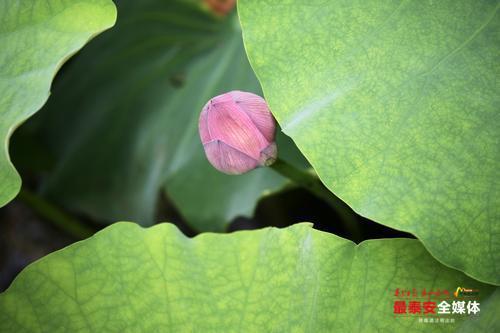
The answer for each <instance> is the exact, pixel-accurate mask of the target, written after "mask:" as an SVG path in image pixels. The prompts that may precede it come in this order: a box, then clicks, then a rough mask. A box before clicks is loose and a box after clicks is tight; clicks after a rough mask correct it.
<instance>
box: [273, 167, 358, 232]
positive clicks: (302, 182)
mask: <svg viewBox="0 0 500 333" xmlns="http://www.w3.org/2000/svg"><path fill="white" fill-rule="evenodd" d="M270 167H271V168H273V169H274V170H275V171H276V172H278V173H279V174H281V175H282V176H284V177H286V178H288V179H290V180H292V181H293V182H294V183H296V184H297V185H299V186H300V187H303V188H304V189H306V190H308V191H309V192H311V193H312V194H314V195H315V196H316V197H317V198H319V199H321V200H323V201H325V202H326V203H327V204H329V205H330V207H332V208H333V209H334V210H335V212H336V213H337V214H338V215H339V216H340V220H341V222H342V224H343V225H344V227H345V229H346V230H348V231H349V232H350V234H351V236H352V239H353V240H354V241H356V242H359V241H360V240H361V230H360V228H359V223H358V221H357V219H356V216H355V215H354V212H353V211H352V210H351V208H349V206H347V205H346V204H345V203H344V202H343V201H342V200H340V199H339V198H337V197H336V196H335V195H334V194H333V193H332V192H330V191H329V190H328V189H327V188H326V187H325V186H324V185H323V183H321V181H320V180H319V178H318V177H317V176H315V175H313V174H311V173H309V172H307V171H303V170H301V169H298V168H296V167H294V166H293V165H291V164H289V163H287V162H285V161H283V160H282V159H280V158H278V159H277V160H276V162H274V163H273V164H272V165H271V166H270Z"/></svg>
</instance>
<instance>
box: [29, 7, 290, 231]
mask: <svg viewBox="0 0 500 333" xmlns="http://www.w3.org/2000/svg"><path fill="white" fill-rule="evenodd" d="M117 6H118V10H119V13H120V16H119V19H118V22H117V25H116V27H115V28H114V29H113V30H112V31H109V32H108V33H106V34H103V35H102V36H100V37H99V38H97V39H96V40H95V41H93V42H92V43H91V44H90V45H89V46H88V48H86V49H85V50H84V51H83V52H82V53H81V55H79V57H78V58H77V59H75V61H74V62H73V63H71V64H69V66H68V67H67V68H66V69H65V72H64V73H63V74H62V75H61V77H60V79H59V80H58V81H57V82H56V84H55V87H54V92H53V95H52V98H51V99H50V100H49V102H48V103H47V106H46V108H45V109H44V110H43V112H42V113H41V114H40V116H41V117H40V119H38V121H39V122H38V124H37V125H38V126H39V132H41V133H42V135H40V134H38V135H39V136H40V137H41V140H46V141H47V142H48V144H49V146H50V150H51V151H52V153H53V155H54V156H55V158H56V166H55V168H54V170H53V171H52V172H51V173H50V175H49V179H48V181H47V182H46V183H45V185H44V191H45V193H46V194H47V195H48V196H49V197H50V198H52V199H53V200H55V201H58V202H61V203H63V204H65V205H66V206H68V207H70V208H73V209H77V210H80V211H83V212H85V213H87V214H90V215H92V216H94V217H97V218H98V219H103V220H105V221H114V220H117V219H127V220H129V219H130V220H136V221H137V222H139V223H141V224H144V225H147V224H151V223H152V222H153V221H154V213H155V207H156V204H157V197H158V194H159V192H160V191H162V189H163V188H164V189H166V191H167V192H168V195H169V197H170V198H171V199H172V200H173V201H174V203H175V204H176V206H177V207H178V208H179V210H180V212H181V214H182V215H183V216H184V217H185V218H186V220H187V221H188V223H190V224H191V225H192V226H193V227H195V228H196V229H199V230H221V229H223V227H224V226H225V225H226V224H227V223H229V222H230V220H231V219H232V218H234V217H235V216H236V215H245V214H250V213H251V212H252V210H253V208H254V206H255V203H256V201H257V200H258V198H259V197H260V196H261V195H262V193H263V192H265V191H266V190H270V189H273V188H277V187H279V186H280V184H282V183H283V181H284V180H283V178H281V177H280V176H279V175H277V174H275V173H274V172H273V171H272V170H265V169H260V170H255V171H253V172H250V173H248V174H246V175H243V176H239V177H236V176H227V175H224V174H221V173H220V172H218V171H217V170H215V169H214V168H213V167H211V166H210V165H209V163H208V161H207V160H206V157H205V155H204V152H203V148H202V145H201V143H200V139H199V135H198V132H197V126H198V116H199V113H200V111H201V108H202V107H203V105H204V104H205V103H206V102H207V101H208V100H209V99H210V98H211V97H213V96H215V95H217V94H220V93H223V92H226V91H229V90H234V89H239V90H247V91H253V92H256V93H259V94H261V92H260V86H259V84H258V81H257V79H256V78H255V75H254V74H253V71H252V69H251V68H250V66H249V64H248V61H247V58H246V55H245V52H244V49H243V43H242V40H241V29H240V27H239V22H238V19H237V17H236V16H235V15H232V16H230V17H227V18H225V19H214V18H212V17H210V16H209V15H208V14H206V13H204V12H201V11H200V10H197V9H196V8H194V7H191V6H188V5H186V4H185V3H182V2H178V1H159V0H148V1H132V0H130V1H118V2H117ZM33 127H35V126H33ZM164 184H166V185H165V187H163V186H164Z"/></svg>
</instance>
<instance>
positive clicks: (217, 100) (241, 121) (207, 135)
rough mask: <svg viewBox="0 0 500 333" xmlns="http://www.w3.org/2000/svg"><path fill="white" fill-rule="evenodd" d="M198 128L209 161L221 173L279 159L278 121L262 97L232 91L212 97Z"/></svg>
mask: <svg viewBox="0 0 500 333" xmlns="http://www.w3.org/2000/svg"><path fill="white" fill-rule="evenodd" d="M198 128H199V131H200V137H201V142H202V143H203V148H204V149H205V154H206V155H207V158H208V161H209V162H210V163H211V164H212V165H213V166H214V167H215V168H216V169H217V170H219V171H221V172H224V173H227V174H231V175H239V174H242V173H245V172H247V171H250V170H253V169H255V168H257V167H259V166H268V165H271V164H272V163H273V162H274V161H275V160H276V156H277V154H278V151H277V148H276V143H275V142H274V137H275V130H276V122H275V121H274V118H273V116H272V114H271V112H270V111H269V107H268V106H267V103H266V101H265V100H264V99H263V98H262V97H260V96H257V95H255V94H252V93H248V92H243V91H231V92H228V93H225V94H222V95H219V96H216V97H214V98H212V99H211V100H210V101H208V103H207V104H205V106H204V107H203V110H202V111H201V114H200V120H199V126H198Z"/></svg>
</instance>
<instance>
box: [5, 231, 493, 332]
mask: <svg viewBox="0 0 500 333" xmlns="http://www.w3.org/2000/svg"><path fill="white" fill-rule="evenodd" d="M457 286H461V287H466V288H473V289H478V290H479V296H474V298H473V299H474V300H475V301H476V302H479V303H480V304H479V309H480V312H479V313H477V314H476V315H472V314H467V313H466V314H462V315H457V314H448V315H444V314H443V315H434V316H433V317H440V318H448V319H450V318H454V319H455V323H447V324H446V323H433V324H430V323H420V322H419V321H418V318H422V317H423V316H424V315H423V314H421V315H418V314H416V315H410V314H407V315H395V314H394V303H395V301H397V300H400V298H399V297H401V296H399V297H396V296H395V293H396V290H397V289H399V292H403V290H412V289H413V288H415V289H416V290H418V293H421V292H423V290H424V289H425V290H426V292H430V291H433V292H437V291H438V290H441V291H442V292H443V293H444V290H447V291H448V293H449V297H445V298H446V299H447V300H448V302H449V303H450V304H451V303H452V301H453V300H455V298H454V296H453V291H454V290H456V288H457ZM413 300H415V299H413ZM499 300H500V293H499V292H498V290H497V289H496V288H495V287H493V286H489V285H485V284H482V283H480V282H478V281H475V280H472V279H470V278H468V277H467V276H465V275H464V274H463V273H462V272H459V271H455V270H453V269H450V268H448V267H446V266H443V265H441V264H440V263H439V262H437V261H436V260H435V259H434V258H433V257H432V256H430V255H429V254H428V252H427V251H426V250H425V248H424V247H423V246H422V245H421V244H420V242H419V241H417V240H412V239H390V240H389V239H386V240H370V241H366V242H363V243H361V244H360V245H355V244H354V243H352V242H351V241H348V240H346V239H342V238H340V237H338V236H335V235H332V234H328V233H324V232H321V231H317V230H314V229H312V228H311V225H310V224H306V223H302V224H296V225H294V226H291V227H289V228H286V229H276V228H266V229H262V230H255V231H242V232H236V233H232V234H209V233H208V234H202V235H200V236H197V237H196V238H194V239H189V238H186V237H185V236H184V235H183V234H182V233H181V232H180V231H179V230H178V229H177V228H176V227H175V226H174V225H171V224H160V225H156V226H154V227H151V228H149V229H142V228H141V227H140V226H138V225H136V224H133V223H117V224H114V225H112V226H110V227H108V228H106V229H104V231H101V232H99V233H97V234H96V235H95V236H93V237H91V238H89V239H87V240H84V241H81V242H79V243H76V244H73V245H71V246H69V247H67V248H65V249H63V250H61V251H58V252H55V253H53V254H50V255H48V256H47V257H45V258H43V259H41V260H40V261H38V262H36V263H34V264H32V265H30V266H29V267H27V268H26V269H25V270H24V271H23V272H21V273H20V275H19V276H18V277H17V278H16V280H15V281H14V282H13V284H12V285H11V287H10V288H9V289H8V290H7V291H6V292H4V293H3V294H2V295H0V331H2V332H38V331H42V332H150V331H162V332H171V331H175V332H193V331H199V332H235V331H239V332H381V331H383V332H401V331H409V332H413V331H416V332H423V331H425V332H428V331H432V332H434V331H436V332H453V331H459V330H461V329H464V330H465V331H470V332H494V331H495V330H498V328H500V326H499V324H500V321H499V320H498V317H497V314H498V310H499V305H500V304H499ZM423 301H426V298H425V297H424V299H423V300H422V302H423ZM466 301H467V300H466ZM438 302H440V301H438ZM450 312H451V310H450ZM466 312H467V310H466Z"/></svg>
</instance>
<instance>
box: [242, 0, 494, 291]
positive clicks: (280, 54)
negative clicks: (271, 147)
mask: <svg viewBox="0 0 500 333" xmlns="http://www.w3.org/2000/svg"><path fill="white" fill-rule="evenodd" d="M498 7H499V2H498V1H486V0H481V1H466V0H460V1H457V0H448V1H427V0H425V1H421V0H414V1H399V0H397V1H375V0H368V1H367V0H358V1H351V0H339V1H323V0H313V1H311V0H295V1H286V2H283V1H279V2H278V1H275V2H273V1H267V0H266V1H264V0H252V1H247V0H241V1H240V2H239V10H240V19H241V23H242V27H243V35H244V40H245V43H246V48H247V52H248V55H249V59H250V63H251V64H252V66H253V68H254V70H255V71H256V74H257V76H258V78H259V79H260V82H261V84H262V87H263V90H264V94H265V96H266V98H267V99H268V102H269V104H270V107H271V109H272V112H273V114H274V115H275V116H276V118H277V119H278V121H279V123H280V124H281V126H282V128H283V131H284V132H285V133H286V134H288V135H290V136H291V137H292V139H293V140H294V141H295V143H296V144H297V146H298V148H299V149H300V150H301V151H302V153H303V154H304V155H305V157H306V158H307V159H308V160H309V162H310V163H311V165H312V166H313V167H314V169H315V170H316V172H317V173H318V175H319V177H320V178H321V179H322V180H323V182H324V183H325V185H326V186H327V187H328V188H329V189H330V190H331V191H332V192H334V193H335V194H336V195H337V196H339V197H340V198H341V199H343V200H344V201H346V202H347V203H348V204H349V205H350V206H351V207H352V208H353V209H354V210H355V211H357V212H358V213H360V214H361V215H364V216H366V217H368V218H370V219H373V220H375V221H377V222H380V223H383V224H385V225H388V226H390V227H393V228H396V229H401V230H404V231H408V232H411V233H413V234H415V235H416V236H417V237H418V238H419V239H421V240H422V242H423V243H424V245H425V246H426V247H427V248H428V249H429V251H430V252H431V253H432V254H433V255H434V256H435V257H436V258H438V259H439V260H440V261H442V262H443V263H445V264H446V265H449V266H451V267H454V268H457V269H460V270H463V271H465V272H466V273H467V274H469V275H471V276H473V277H475V278H478V279H480V280H483V281H488V282H492V283H497V284H498V283H500V239H499V237H498V236H499V235H500V224H499V223H498V221H499V220H500V186H499V185H500V183H499V182H500V180H499V179H500V173H499V171H498V170H499V168H498V166H499V163H500V153H499V147H500V131H498V123H499V120H500V119H499V115H500V113H499V112H498V106H499V105H500V99H499V91H500V86H499V82H500V81H499V80H498V77H499V76H500V62H499V61H498V56H499V54H500V17H499V16H498Z"/></svg>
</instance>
